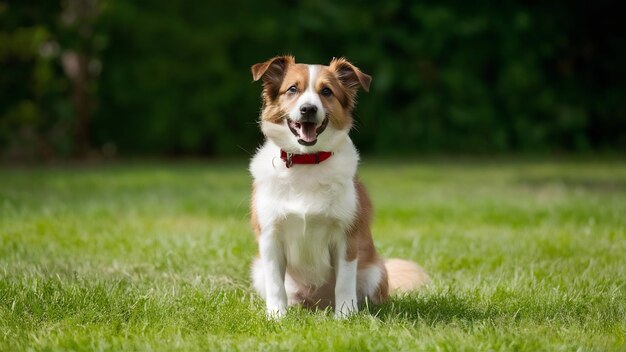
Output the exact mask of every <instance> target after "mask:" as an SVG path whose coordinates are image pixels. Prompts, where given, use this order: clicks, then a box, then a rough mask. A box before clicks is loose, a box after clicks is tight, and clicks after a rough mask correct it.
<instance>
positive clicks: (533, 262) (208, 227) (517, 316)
mask: <svg viewBox="0 0 626 352" xmlns="http://www.w3.org/2000/svg"><path fill="white" fill-rule="evenodd" d="M360 175H361V178H362V180H363V181H364V182H365V184H366V185H367V186H368V188H369V190H370V193H371V196H372V199H373V201H374V205H375V208H376V216H375V221H374V225H373V230H374V237H375V241H376V243H377V246H378V248H379V251H380V253H382V254H383V255H384V256H386V257H401V258H409V259H412V260H415V261H417V262H419V263H420V264H422V265H423V266H424V267H425V268H426V270H427V271H428V272H429V273H430V275H431V276H432V278H433V279H434V285H432V286H431V287H430V288H428V289H425V290H423V291H421V292H418V293H415V294H413V295H410V296H406V297H395V298H393V299H392V300H391V301H390V302H388V303H387V304H384V305H382V306H377V307H375V306H371V307H365V309H364V310H363V311H362V312H360V313H359V314H358V315H357V316H355V317H353V318H351V319H349V320H346V321H336V320H334V319H332V315H330V314H325V313H324V312H317V313H312V312H309V311H305V310H301V309H292V310H290V311H289V313H288V316H287V317H286V318H285V319H284V320H283V321H280V322H272V321H266V319H265V316H264V308H263V302H262V301H261V300H260V299H259V298H258V297H257V296H256V295H255V294H254V293H253V292H252V290H251V288H250V282H249V279H248V268H249V265H250V262H251V259H252V257H253V256H254V255H255V253H256V243H255V240H254V236H253V235H252V231H251V230H250V228H249V225H248V199H249V195H248V194H249V183H250V179H249V176H248V173H247V171H246V164H245V163H244V162H241V163H237V162H231V163H214V162H206V163H199V162H196V163H165V164H157V163H142V164H140V165H134V164H131V163H130V162H128V163H122V164H116V165H109V166H82V167H36V168H21V169H20V168H18V169H15V168H14V169H11V168H7V167H5V168H4V169H0V350H2V351H19V350H88V351H91V350H114V351H119V350H181V351H189V350H202V351H204V350H243V351H249V350H297V351H301V350H305V351H306V350H310V351H320V350H388V351H403V350H404V351H415V350H417V351H419V350H435V351H442V350H443V351H446V350H449V351H459V350H480V351H487V350H496V351H500V350H501V351H512V350H513V351H515V350H524V351H536V350H548V351H554V350H564V351H577V350H601V351H605V350H626V308H625V305H626V293H625V290H626V287H625V285H624V284H625V277H626V259H625V257H626V163H625V162H624V161H623V160H608V161H592V160H582V161H580V160H579V161H560V162H551V161H547V160H539V161H528V160H526V161H524V160H491V161H485V160H464V161H455V160H448V161H438V160H429V161H422V162H417V161H414V162H406V161H404V162H383V161H370V160H369V159H367V158H366V160H365V161H364V162H363V165H362V167H361V171H360Z"/></svg>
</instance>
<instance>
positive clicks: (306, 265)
mask: <svg viewBox="0 0 626 352" xmlns="http://www.w3.org/2000/svg"><path fill="white" fill-rule="evenodd" d="M279 155H280V149H279V148H278V147H277V146H276V145H274V144H273V143H272V142H269V141H268V142H266V143H265V145H264V146H263V147H261V148H260V149H259V151H258V152H257V154H256V155H255V157H254V158H253V160H252V162H251V165H250V171H251V173H252V175H253V177H254V185H255V198H254V208H255V211H256V213H257V219H258V221H259V225H260V227H261V229H262V231H261V236H263V235H264V233H267V230H269V231H270V232H271V233H273V235H274V236H276V239H277V240H278V241H279V242H280V243H281V245H282V251H283V254H284V257H285V259H286V267H287V271H288V272H289V273H290V275H291V276H292V277H293V278H294V279H296V280H297V281H300V282H301V283H303V284H306V285H312V286H317V285H321V284H323V283H324V282H325V281H326V280H327V279H328V278H329V276H330V274H331V273H332V258H331V249H332V247H334V246H335V245H336V244H337V242H338V241H345V231H346V229H347V227H348V226H350V224H351V223H352V221H353V219H354V216H355V214H356V211H357V196H356V190H355V188H354V176H355V173H356V167H357V163H358V154H357V152H356V149H355V148H354V146H353V145H352V142H351V141H350V140H349V139H347V140H346V142H345V143H344V144H343V145H342V146H341V147H340V148H337V149H336V150H335V152H334V154H333V156H332V157H331V158H329V159H328V160H326V161H324V162H322V163H321V164H317V165H294V166H292V167H291V168H289V169H288V168H286V166H285V164H284V162H283V161H282V160H281V159H280V158H279Z"/></svg>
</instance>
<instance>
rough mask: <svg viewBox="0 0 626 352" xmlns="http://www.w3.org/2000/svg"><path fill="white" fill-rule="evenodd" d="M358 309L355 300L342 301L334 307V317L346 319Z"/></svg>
mask: <svg viewBox="0 0 626 352" xmlns="http://www.w3.org/2000/svg"><path fill="white" fill-rule="evenodd" d="M357 311H358V309H357V307H356V302H354V301H344V302H342V303H339V304H338V305H337V307H336V308H335V319H347V318H349V317H350V316H352V315H354V314H355V313H356V312H357Z"/></svg>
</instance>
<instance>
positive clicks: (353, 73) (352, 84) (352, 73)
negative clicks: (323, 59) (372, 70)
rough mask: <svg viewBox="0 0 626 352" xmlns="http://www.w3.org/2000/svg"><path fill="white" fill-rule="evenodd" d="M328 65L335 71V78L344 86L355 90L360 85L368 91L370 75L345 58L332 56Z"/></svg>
mask: <svg viewBox="0 0 626 352" xmlns="http://www.w3.org/2000/svg"><path fill="white" fill-rule="evenodd" d="M329 67H330V69H331V70H332V71H333V72H335V75H336V76H337V79H339V81H340V82H341V84H343V85H344V87H346V88H348V89H350V90H354V91H356V89H357V88H358V86H359V85H360V86H361V87H363V89H364V90H365V91H366V92H369V91H370V83H372V76H370V75H368V74H365V73H363V72H361V70H359V69H358V68H357V67H356V66H354V65H353V64H351V63H350V62H349V61H348V60H346V59H345V58H343V57H342V58H339V59H337V58H333V60H332V61H331V62H330V65H329Z"/></svg>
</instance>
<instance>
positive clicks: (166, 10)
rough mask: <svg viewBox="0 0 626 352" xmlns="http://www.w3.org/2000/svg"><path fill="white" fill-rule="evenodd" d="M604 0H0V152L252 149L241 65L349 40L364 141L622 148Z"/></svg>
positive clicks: (341, 49) (625, 111) (490, 148)
mask: <svg viewBox="0 0 626 352" xmlns="http://www.w3.org/2000/svg"><path fill="white" fill-rule="evenodd" d="M616 4H618V3H617V2H612V1H594V2H591V1H502V2H492V1H474V2H466V1H398V0H389V1H384V2H383V1H381V2H362V1H354V0H349V1H341V2H331V1H320V0H315V1H274V0H265V1H237V2H217V1H180V2H179V1H164V0H150V1H147V0H138V1H123V0H101V1H98V0H64V1H52V0H50V1H26V0H25V1H0V65H1V66H0V68H1V70H0V154H1V156H2V158H3V159H5V160H7V159H8V160H45V159H50V158H65V157H76V156H115V155H122V156H134V155H160V156H163V155H166V156H247V155H248V154H249V153H251V152H253V151H254V149H255V147H256V146H257V145H258V144H259V143H260V142H261V140H262V136H261V135H260V134H259V132H258V128H257V125H256V122H255V121H256V119H257V117H258V111H259V105H260V98H259V97H260V85H259V84H258V83H253V82H252V79H251V75H250V70H249V67H250V66H251V65H252V64H254V63H256V62H260V61H264V60H265V59H267V58H269V57H271V56H274V55H277V54H284V53H291V54H294V55H295V56H296V59H297V60H298V61H299V62H307V63H328V62H329V61H330V59H331V58H332V57H334V56H337V57H339V56H346V57H347V58H349V59H350V60H351V61H352V62H354V63H355V64H356V65H357V66H359V67H360V68H361V69H362V70H363V71H364V72H367V73H369V74H371V75H372V76H373V78H374V80H373V84H372V89H371V91H370V93H369V94H367V95H365V94H362V95H361V99H360V103H359V105H358V107H357V111H356V121H357V129H358V131H357V132H356V133H353V139H354V140H355V142H356V144H357V146H358V148H359V149H360V150H361V151H362V152H365V153H375V154H388V153H402V154H417V153H456V152H463V153H509V152H515V153H518V152H522V153H526V152H530V153H555V152H557V153H563V152H565V153H580V152H617V153H619V152H623V151H625V150H626V108H625V102H626V84H625V82H626V79H625V78H626V77H625V72H626V70H625V69H624V64H625V63H626V45H625V38H626V36H625V32H626V31H625V30H624V28H626V27H625V26H624V25H623V21H622V17H623V13H622V12H621V11H618V7H617V5H616Z"/></svg>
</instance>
